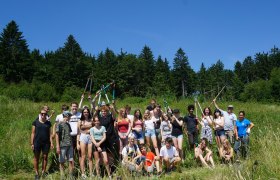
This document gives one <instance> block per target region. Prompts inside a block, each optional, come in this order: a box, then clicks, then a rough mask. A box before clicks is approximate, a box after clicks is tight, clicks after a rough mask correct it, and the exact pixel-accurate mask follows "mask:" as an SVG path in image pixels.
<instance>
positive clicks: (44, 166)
mask: <svg viewBox="0 0 280 180" xmlns="http://www.w3.org/2000/svg"><path fill="white" fill-rule="evenodd" d="M47 165H48V153H46V154H43V162H42V173H44V172H46V169H47Z"/></svg>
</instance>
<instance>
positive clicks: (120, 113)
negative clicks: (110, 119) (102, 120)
mask: <svg viewBox="0 0 280 180" xmlns="http://www.w3.org/2000/svg"><path fill="white" fill-rule="evenodd" d="M122 113H124V117H122ZM123 119H126V112H125V108H121V109H120V110H119V115H118V122H120V121H122V120H123ZM126 120H127V119H126Z"/></svg>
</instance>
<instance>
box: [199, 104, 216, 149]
mask: <svg viewBox="0 0 280 180" xmlns="http://www.w3.org/2000/svg"><path fill="white" fill-rule="evenodd" d="M200 124H201V126H202V128H201V135H200V138H201V139H202V138H206V139H207V140H208V143H209V144H210V145H211V144H212V143H213V136H212V128H211V127H212V124H213V116H212V112H211V109H210V108H209V107H206V108H204V110H203V115H202V120H201V122H200Z"/></svg>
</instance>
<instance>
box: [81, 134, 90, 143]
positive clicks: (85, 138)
mask: <svg viewBox="0 0 280 180" xmlns="http://www.w3.org/2000/svg"><path fill="white" fill-rule="evenodd" d="M80 142H82V143H84V144H91V139H90V134H84V133H81V135H80Z"/></svg>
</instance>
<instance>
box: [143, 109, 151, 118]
mask: <svg viewBox="0 0 280 180" xmlns="http://www.w3.org/2000/svg"><path fill="white" fill-rule="evenodd" d="M145 113H147V114H149V115H148V117H147V119H150V118H151V113H150V111H149V110H145ZM147 119H145V116H143V120H147Z"/></svg>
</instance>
